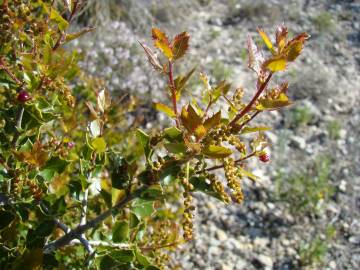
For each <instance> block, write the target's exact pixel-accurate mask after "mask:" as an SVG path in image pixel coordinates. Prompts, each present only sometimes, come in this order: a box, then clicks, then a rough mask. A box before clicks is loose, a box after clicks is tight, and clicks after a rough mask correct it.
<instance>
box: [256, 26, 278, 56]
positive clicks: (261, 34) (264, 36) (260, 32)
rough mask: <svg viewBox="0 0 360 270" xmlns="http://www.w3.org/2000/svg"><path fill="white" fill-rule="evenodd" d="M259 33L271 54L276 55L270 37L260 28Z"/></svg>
mask: <svg viewBox="0 0 360 270" xmlns="http://www.w3.org/2000/svg"><path fill="white" fill-rule="evenodd" d="M258 32H259V34H260V36H261V38H262V39H263V41H264V43H265V45H266V47H268V49H269V50H270V51H271V53H275V51H274V46H273V44H272V43H271V41H270V38H269V37H268V35H267V34H266V33H265V32H264V30H263V29H261V28H258Z"/></svg>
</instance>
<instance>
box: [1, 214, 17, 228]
mask: <svg viewBox="0 0 360 270" xmlns="http://www.w3.org/2000/svg"><path fill="white" fill-rule="evenodd" d="M14 219H15V215H14V214H12V213H11V212H8V211H2V210H1V211H0V230H2V229H4V228H5V227H7V226H8V225H9V224H10V223H11V222H12V221H13V220H14Z"/></svg>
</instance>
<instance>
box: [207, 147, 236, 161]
mask: <svg viewBox="0 0 360 270" xmlns="http://www.w3.org/2000/svg"><path fill="white" fill-rule="evenodd" d="M203 154H204V155H206V156H208V157H211V158H225V157H228V156H230V155H231V154H232V151H231V149H229V148H226V147H224V146H219V145H208V146H206V147H205V148H204V149H203Z"/></svg>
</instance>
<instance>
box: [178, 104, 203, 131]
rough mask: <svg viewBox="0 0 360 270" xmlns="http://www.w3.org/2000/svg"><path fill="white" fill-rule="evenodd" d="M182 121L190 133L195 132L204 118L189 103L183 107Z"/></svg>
mask: <svg viewBox="0 0 360 270" xmlns="http://www.w3.org/2000/svg"><path fill="white" fill-rule="evenodd" d="M181 122H182V124H183V125H184V126H185V128H186V129H187V130H188V131H189V132H190V133H193V132H194V131H195V129H196V128H197V127H198V126H199V125H200V124H202V119H201V117H200V116H199V115H198V114H197V112H196V111H195V109H194V107H193V106H191V104H189V105H187V106H184V107H183V108H182V111H181Z"/></svg>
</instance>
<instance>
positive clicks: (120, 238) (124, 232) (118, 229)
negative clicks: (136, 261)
mask: <svg viewBox="0 0 360 270" xmlns="http://www.w3.org/2000/svg"><path fill="white" fill-rule="evenodd" d="M128 239H129V224H128V223H127V222H125V221H121V222H117V223H116V224H115V225H114V228H113V231H112V240H113V242H114V243H122V242H125V241H127V240H128Z"/></svg>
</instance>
